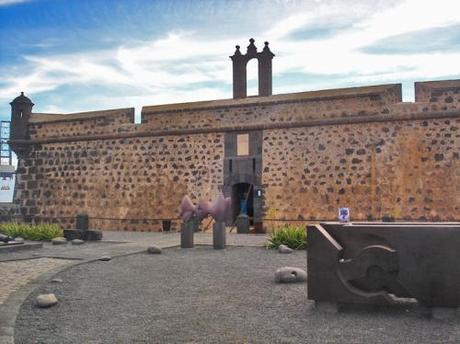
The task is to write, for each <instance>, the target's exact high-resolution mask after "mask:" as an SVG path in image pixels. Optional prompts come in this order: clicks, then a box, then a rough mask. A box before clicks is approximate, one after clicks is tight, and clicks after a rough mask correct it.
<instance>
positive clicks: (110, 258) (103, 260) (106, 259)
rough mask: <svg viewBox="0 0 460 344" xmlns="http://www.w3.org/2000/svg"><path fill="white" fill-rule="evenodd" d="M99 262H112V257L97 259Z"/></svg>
mask: <svg viewBox="0 0 460 344" xmlns="http://www.w3.org/2000/svg"><path fill="white" fill-rule="evenodd" d="M99 260H100V261H102V262H108V261H109V260H112V257H110V256H102V257H101V258H99Z"/></svg>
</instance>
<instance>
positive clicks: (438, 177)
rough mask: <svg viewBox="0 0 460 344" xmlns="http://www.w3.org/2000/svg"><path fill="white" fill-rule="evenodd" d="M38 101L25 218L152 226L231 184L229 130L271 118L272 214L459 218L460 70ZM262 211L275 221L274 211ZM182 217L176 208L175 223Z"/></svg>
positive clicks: (267, 185)
mask: <svg viewBox="0 0 460 344" xmlns="http://www.w3.org/2000/svg"><path fill="white" fill-rule="evenodd" d="M400 89H401V88H400V85H384V86H374V87H363V88H353V89H343V90H329V91H320V92H306V93H295V94H288V95H277V96H270V97H249V98H244V99H234V100H222V101H211V102H196V103H188V104H172V105H163V106H149V107H144V109H143V111H142V124H134V123H133V114H134V110H133V109H119V110H110V111H102V112H92V113H83V114H70V115H50V114H33V115H32V117H31V120H30V123H29V133H30V140H28V141H27V142H21V143H20V144H21V145H23V146H25V147H28V150H26V151H27V152H26V153H23V154H21V156H22V158H21V159H20V161H19V167H18V171H17V185H16V195H15V203H16V204H17V205H18V207H19V210H20V213H21V214H22V215H23V216H24V217H25V218H27V219H41V220H43V221H55V222H58V223H61V224H62V225H63V226H64V227H72V226H73V225H74V217H75V215H76V214H78V213H87V214H88V215H89V216H90V226H91V227H94V228H99V229H105V230H108V229H115V230H138V231H157V230H160V228H161V221H160V220H159V219H173V220H174V219H177V217H178V206H179V204H180V200H181V198H182V197H183V196H184V195H185V194H189V195H191V197H192V199H193V200H194V201H197V200H198V199H199V198H208V199H211V198H213V197H215V195H216V194H217V192H218V191H219V190H221V189H222V187H223V161H224V142H225V141H224V138H225V135H226V133H227V132H237V133H240V132H241V133H251V132H255V131H259V132H260V131H262V132H263V152H262V171H263V172H262V176H261V177H262V183H263V195H262V197H263V204H264V210H265V214H264V216H263V217H264V218H265V219H267V218H268V219H270V218H278V219H279V218H286V219H306V220H315V219H330V220H331V219H335V218H336V216H337V208H338V207H341V206H346V207H349V208H351V214H352V218H353V219H356V220H358V219H359V220H366V219H381V218H382V217H383V216H391V217H394V218H395V219H407V220H410V219H412V220H439V221H450V220H457V221H458V220H460V215H459V214H460V211H459V210H460V159H459V154H460V112H459V110H460V81H448V82H445V83H443V82H429V83H417V85H416V99H417V102H416V103H401V102H400V101H401V93H400ZM267 223H268V222H267ZM178 226H179V222H178V221H177V220H174V221H173V229H178Z"/></svg>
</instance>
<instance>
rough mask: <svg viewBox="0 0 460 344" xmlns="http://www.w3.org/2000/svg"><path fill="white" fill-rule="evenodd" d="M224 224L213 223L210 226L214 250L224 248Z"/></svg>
mask: <svg viewBox="0 0 460 344" xmlns="http://www.w3.org/2000/svg"><path fill="white" fill-rule="evenodd" d="M225 237H226V233H225V222H215V223H214V224H213V226H212V243H213V246H214V249H215V250H221V249H224V248H225V241H226V238H225Z"/></svg>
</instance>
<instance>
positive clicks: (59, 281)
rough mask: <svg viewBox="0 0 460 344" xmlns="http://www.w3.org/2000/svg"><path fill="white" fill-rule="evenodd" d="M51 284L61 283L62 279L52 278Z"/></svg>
mask: <svg viewBox="0 0 460 344" xmlns="http://www.w3.org/2000/svg"><path fill="white" fill-rule="evenodd" d="M51 283H62V279H60V278H53V279H52V280H51Z"/></svg>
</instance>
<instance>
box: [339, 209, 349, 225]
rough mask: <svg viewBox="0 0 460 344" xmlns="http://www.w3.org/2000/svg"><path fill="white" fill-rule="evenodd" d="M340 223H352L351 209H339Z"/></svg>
mask: <svg viewBox="0 0 460 344" xmlns="http://www.w3.org/2000/svg"><path fill="white" fill-rule="evenodd" d="M339 221H340V222H348V221H350V209H348V208H339Z"/></svg>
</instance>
